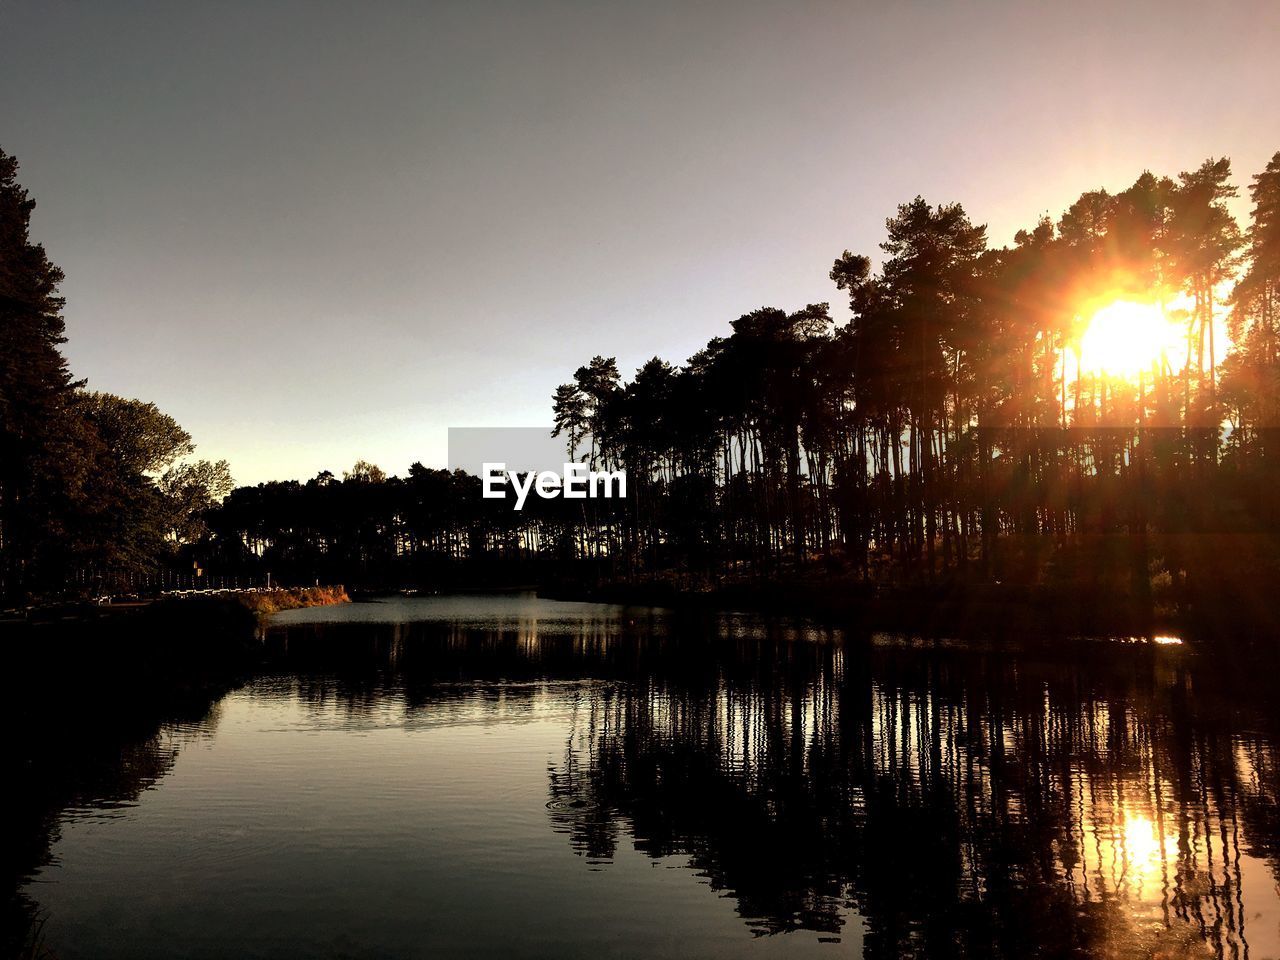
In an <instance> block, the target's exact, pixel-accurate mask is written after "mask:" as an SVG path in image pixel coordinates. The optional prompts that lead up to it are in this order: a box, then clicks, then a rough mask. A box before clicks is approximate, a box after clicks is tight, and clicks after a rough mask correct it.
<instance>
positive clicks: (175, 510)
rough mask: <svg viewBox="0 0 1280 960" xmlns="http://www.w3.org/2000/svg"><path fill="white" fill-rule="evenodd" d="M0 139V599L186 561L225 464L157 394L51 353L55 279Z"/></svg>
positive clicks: (85, 585) (69, 590) (65, 589)
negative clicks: (100, 380)
mask: <svg viewBox="0 0 1280 960" xmlns="http://www.w3.org/2000/svg"><path fill="white" fill-rule="evenodd" d="M17 173H18V164H17V161H16V160H15V159H14V158H13V157H11V156H9V155H8V154H6V153H4V152H3V151H0V598H2V600H3V602H4V604H5V605H16V604H21V603H24V602H28V601H30V600H31V599H33V598H40V597H47V596H57V595H74V594H81V593H92V592H93V591H95V590H96V589H100V588H101V587H102V586H103V585H104V584H108V583H109V584H112V585H115V584H118V583H120V582H122V581H125V580H128V579H129V578H132V577H135V576H137V577H142V576H151V575H154V574H155V573H156V572H157V571H158V570H160V569H162V568H164V567H165V566H166V565H173V564H178V563H182V562H184V561H185V562H187V563H188V564H190V563H192V562H194V560H193V559H192V558H191V555H190V554H191V551H192V550H193V549H194V545H195V544H196V543H198V542H200V541H202V540H203V539H205V537H206V527H205V523H204V518H205V515H206V513H207V511H208V510H209V509H210V508H211V507H212V506H213V505H214V504H215V503H216V502H217V501H218V500H219V499H221V498H222V497H223V496H225V495H226V494H227V493H228V492H229V491H230V489H231V485H232V484H231V476H230V473H229V471H228V467H227V464H226V463H225V462H222V461H220V462H217V463H210V462H209V461H206V460H193V459H191V458H190V455H191V454H192V453H193V452H194V450H195V447H194V445H193V444H192V442H191V436H190V435H189V434H188V433H187V432H186V431H185V430H183V429H182V427H180V426H179V425H178V424H177V422H176V421H174V419H173V418H172V417H170V416H168V415H167V414H165V413H163V412H161V411H160V410H159V409H158V408H157V407H156V406H155V404H152V403H147V402H144V401H141V400H133V399H127V398H124V397H117V396H113V395H111V394H108V393H101V392H95V391H91V390H87V389H85V384H84V381H82V380H76V379H74V378H73V376H72V374H71V371H70V369H69V367H68V365H67V360H66V358H65V357H64V356H63V354H62V351H61V346H62V344H63V343H64V342H65V337H64V323H63V318H62V309H63V299H62V297H60V296H59V295H58V287H59V284H61V282H62V280H63V274H62V271H61V270H59V269H58V267H57V266H55V265H54V264H53V263H52V262H50V260H49V258H48V256H47V255H46V253H45V250H44V248H43V247H42V246H41V245H39V244H37V243H33V242H32V240H31V237H30V222H31V212H32V210H33V209H34V208H35V201H34V200H32V199H31V197H30V196H29V195H28V194H27V191H26V190H24V189H23V188H22V187H21V185H19V183H18V181H17Z"/></svg>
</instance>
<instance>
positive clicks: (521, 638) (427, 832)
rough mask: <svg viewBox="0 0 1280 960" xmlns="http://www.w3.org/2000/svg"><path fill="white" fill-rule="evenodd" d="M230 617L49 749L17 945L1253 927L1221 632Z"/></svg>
mask: <svg viewBox="0 0 1280 960" xmlns="http://www.w3.org/2000/svg"><path fill="white" fill-rule="evenodd" d="M1164 639H1166V640H1169V639H1171V638H1164ZM263 645H264V650H265V657H264V666H263V667H262V669H261V670H260V671H258V672H257V673H256V674H255V675H253V676H252V677H251V678H249V679H248V680H247V682H245V683H244V684H243V685H241V686H235V687H234V688H231V689H227V690H218V691H213V692H208V691H205V692H192V694H191V696H190V697H185V698H184V697H176V698H175V700H174V702H172V703H166V704H164V705H163V706H161V707H157V708H155V710H154V711H152V710H150V708H146V709H143V708H139V707H138V705H136V704H132V705H130V704H118V705H116V706H115V707H114V708H112V709H104V710H102V711H100V712H98V713H97V714H95V715H93V716H91V717H90V718H88V719H86V720H83V721H77V724H76V725H74V729H73V730H71V731H70V733H69V734H68V735H67V736H66V737H65V739H62V740H59V741H58V745H57V746H56V748H55V747H52V746H51V747H50V748H49V749H48V750H47V751H45V752H46V753H47V754H48V756H47V757H46V758H45V759H44V760H43V761H42V762H41V765H40V771H39V773H40V775H39V778H38V780H39V783H40V784H41V785H42V788H41V789H42V791H43V793H44V794H47V795H45V796H42V798H37V800H39V802H35V801H33V803H32V808H31V809H30V810H26V811H25V812H24V813H23V814H22V815H21V816H20V817H19V818H18V833H19V834H20V835H19V837H18V840H19V847H20V848H22V849H24V850H30V851H34V852H33V853H32V854H31V856H32V858H33V859H36V860H38V861H39V862H40V864H41V865H40V866H38V867H37V868H36V869H35V870H34V872H31V871H30V870H28V871H26V873H25V874H24V877H25V879H23V880H22V882H21V883H20V888H19V891H20V894H21V898H22V901H21V902H22V904H23V908H24V909H26V910H28V911H30V912H32V913H33V914H35V915H36V916H37V917H38V918H39V922H40V923H42V926H41V927H40V928H39V930H40V932H39V944H38V947H39V949H40V950H43V951H47V954H49V955H53V956H56V957H58V958H60V960H73V958H80V957H93V958H104V957H129V958H146V957H174V956H181V957H227V956H236V957H316V956H332V957H361V958H363V957H370V958H372V957H440V956H477V957H488V956H493V957H498V956H501V957H513V958H520V957H556V958H564V957H659V956H670V957H744V956H747V957H750V956H758V957H811V956H814V957H826V958H834V957H837V956H840V957H850V956H852V957H857V956H865V957H886V958H888V957H900V956H919V957H952V956H957V957H958V956H966V957H1028V956H1044V957H1100V958H1101V957H1108V958H1110V957H1149V956H1171V957H1181V956H1188V957H1194V956H1218V957H1229V958H1246V957H1252V958H1255V960H1257V958H1264V957H1280V806H1278V803H1280V750H1278V746H1280V710H1278V709H1277V706H1276V703H1275V699H1274V694H1273V692H1272V687H1273V683H1272V680H1273V679H1274V676H1275V674H1274V672H1269V671H1267V670H1263V669H1260V668H1259V667H1258V665H1257V664H1255V663H1254V662H1252V661H1250V660H1248V659H1245V658H1240V659H1239V660H1238V661H1237V660H1236V659H1235V658H1233V657H1231V656H1227V655H1210V654H1206V653H1203V652H1198V653H1197V652H1195V651H1193V650H1192V649H1191V647H1190V645H1188V644H1178V643H1173V642H1167V643H1149V642H1136V641H1134V642H1120V641H1086V640H1080V641H1072V642H1063V643H1054V644H1037V643H1028V644H1026V645H1022V644H1019V645H1017V648H1016V649H1011V648H1009V647H1008V646H1007V645H1006V644H1004V643H998V644H997V643H982V642H975V641H967V642H960V641H958V640H946V639H941V640H923V639H920V638H911V637H902V636H895V635H889V634H871V635H857V636H852V635H845V634H842V633H841V632H840V631H837V630H833V629H827V628H820V627H815V626H812V625H807V624H805V623H803V622H800V621H795V620H777V619H773V620H770V619H765V618H761V617H757V616H751V615H745V614H744V615H732V614H721V615H707V614H702V615H693V614H678V613H668V612H663V611H658V610H649V609H636V608H621V607H611V606H604V605H597V604H577V603H558V602H552V601H546V600H539V599H536V598H534V597H532V596H526V595H497V596H452V597H424V598H409V599H406V598H394V599H388V600H383V601H375V602H367V603H355V604H351V605H348V606H342V607H325V608H313V609H309V610H298V611H290V612H287V613H283V614H279V615H277V616H276V617H275V618H273V620H272V621H271V623H270V625H269V627H268V628H267V630H266V631H265V634H264V637H263ZM51 709H56V705H55V706H54V707H51ZM42 804H43V806H42Z"/></svg>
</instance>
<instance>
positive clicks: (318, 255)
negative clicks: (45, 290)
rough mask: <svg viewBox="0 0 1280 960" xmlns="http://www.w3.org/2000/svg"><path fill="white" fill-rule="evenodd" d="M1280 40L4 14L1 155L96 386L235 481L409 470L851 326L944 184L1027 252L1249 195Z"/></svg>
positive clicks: (255, 13)
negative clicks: (738, 352) (688, 370)
mask: <svg viewBox="0 0 1280 960" xmlns="http://www.w3.org/2000/svg"><path fill="white" fill-rule="evenodd" d="M1278 37H1280V3H1276V2H1274V0H1255V2H1227V3H1213V4H1208V3H1202V2H1198V0H1197V2H1190V0H1166V2H1160V3H1150V4H1145V3H1133V4H1129V3H1121V2H1117V0H1109V2H1105V3H1092V2H1090V3H1053V4H1050V3H1008V4H1004V3H983V2H976V3H954V4H944V3H940V2H935V3H925V2H905V3H896V4H890V3H867V4H858V3H803V2H778V3H754V2H699V0H680V2H670V3H667V2H662V0H657V2H635V0H633V2H609V0H594V2H549V0H546V2H544V0H523V2H509V3H508V2H487V0H458V2H449V3H436V4H432V3H428V2H425V0H420V2H413V3H407V2H406V3H395V2H380V0H371V2H355V0H351V2H346V3H326V2H316V0H307V2H270V0H268V2H263V3H256V2H255V3H233V2H217V3H202V4H194V3H172V2H164V3H152V4H147V3H129V2H123V0H113V2H111V3H89V2H58V0H47V2H36V0H32V2H29V3H14V2H7V0H0V49H2V50H3V55H2V56H0V146H2V147H3V148H4V149H5V150H7V151H8V152H9V153H12V154H15V155H16V156H17V157H18V158H19V160H20V162H21V163H22V170H21V174H20V178H21V180H22V182H23V183H24V184H25V185H26V186H27V187H28V188H29V189H30V190H31V192H32V193H33V195H34V196H35V198H36V199H37V201H38V203H39V207H38V209H37V211H36V215H35V218H34V224H33V230H34V233H35V235H36V238H37V239H38V240H40V241H42V242H43V243H44V244H45V245H46V247H47V248H48V250H49V253H50V255H51V257H52V258H53V259H54V260H55V262H57V263H58V264H59V265H61V266H62V267H63V269H64V270H65V271H66V273H67V281H66V284H65V286H64V292H65V294H66V296H67V300H68V303H67V311H66V317H67V332H68V336H69V338H70V342H69V343H68V345H67V348H66V349H67V353H68V355H69V357H70V359H71V362H72V366H73V369H74V372H75V373H76V374H77V375H78V376H81V377H87V378H88V381H89V386H90V387H92V388H95V389H101V390H109V391H112V392H115V393H120V394H124V395H127V396H136V397H141V398H144V399H148V400H154V401H155V402H156V403H157V404H159V405H160V407H161V408H162V409H164V410H165V411H166V412H168V413H171V414H172V415H173V416H175V417H176V418H177V419H178V420H179V422H181V423H182V424H183V425H184V426H185V427H186V428H187V429H188V430H190V431H191V433H192V434H193V436H194V438H195V440H196V442H197V444H198V445H199V451H198V452H199V454H200V455H202V456H206V457H210V458H221V457H225V458H227V459H228V460H230V461H231V466H232V471H233V473H234V475H235V477H236V479H237V481H238V482H250V483H252V482H257V481H259V480H264V479H271V478H285V477H299V478H305V477H308V476H311V475H314V474H315V473H316V472H317V471H319V470H321V469H331V470H334V471H335V472H337V471H340V470H341V469H343V468H344V467H347V466H349V465H350V464H351V463H352V462H353V461H354V460H356V459H357V458H359V457H363V458H365V459H368V460H372V461H374V462H376V463H378V464H380V465H381V466H382V467H383V468H384V469H386V470H388V471H389V472H402V471H403V470H404V469H405V468H406V467H407V465H408V464H409V463H410V462H412V461H413V460H422V461H423V462H424V463H427V464H428V465H443V464H444V461H445V447H446V440H447V435H446V430H447V428H448V427H450V426H454V427H467V426H534V425H540V424H545V423H549V422H550V419H551V415H550V400H549V398H550V394H551V391H552V389H553V388H554V387H555V385H556V384H557V383H560V382H562V381H564V380H566V379H568V378H569V376H570V375H571V374H572V371H573V369H574V368H575V367H576V366H577V365H578V364H580V363H582V362H584V361H585V360H587V359H589V358H590V357H591V356H592V355H593V354H596V353H600V354H604V355H615V356H617V358H618V362H619V366H620V367H621V369H622V370H623V371H624V373H626V374H629V373H630V372H631V371H633V370H634V369H635V367H636V366H638V365H639V364H640V363H641V362H643V361H644V360H645V359H646V358H648V357H650V356H653V355H654V354H659V355H661V356H663V357H665V358H667V359H669V360H672V361H674V362H679V361H682V360H684V359H685V358H686V357H687V356H688V355H689V354H690V353H692V352H693V351H695V350H696V349H698V348H699V347H700V346H702V345H703V344H704V343H705V341H706V340H707V339H708V338H709V337H711V336H714V335H717V334H722V333H724V332H725V331H726V330H727V328H728V324H729V322H730V321H731V320H733V319H734V318H735V317H737V316H738V315H739V314H741V313H743V312H745V311H747V310H750V309H754V308H756V307H759V306H762V305H765V304H768V305H776V306H780V307H787V308H794V307H798V306H802V305H803V304H805V303H808V302H811V301H818V300H830V301H832V303H833V307H837V308H842V307H843V304H842V303H840V300H841V297H840V296H839V294H838V293H837V291H835V289H834V288H833V287H832V285H831V283H830V281H829V280H828V279H827V271H828V270H829V269H830V266H831V261H832V260H833V259H834V258H835V257H836V256H837V255H838V254H839V253H840V252H841V251H842V250H843V249H845V248H846V247H847V248H850V249H852V250H854V251H855V252H866V253H872V254H874V253H876V252H877V251H876V244H877V243H878V242H879V241H880V240H881V239H882V235H883V224H884V220H885V218H886V217H887V216H888V215H890V214H891V213H892V212H893V210H894V207H895V205H896V204H898V203H900V202H902V201H905V200H909V199H911V198H912V197H914V196H915V195H916V194H922V195H924V197H925V198H926V199H928V200H930V201H932V202H941V201H950V200H959V201H961V202H963V203H964V204H965V207H966V209H967V210H968V211H969V213H970V214H971V216H972V217H973V218H974V219H975V220H977V221H979V222H986V223H987V224H989V227H990V234H991V237H992V239H993V241H995V242H997V243H1007V242H1009V241H1010V240H1011V238H1012V235H1013V232H1014V231H1015V230H1016V229H1018V228H1019V227H1021V226H1025V225H1029V224H1031V223H1033V222H1034V220H1035V218H1036V217H1037V216H1038V215H1040V214H1041V213H1044V212H1048V213H1051V214H1053V215H1054V216H1055V217H1056V216H1057V214H1059V213H1060V212H1061V210H1062V209H1063V208H1064V207H1065V206H1066V205H1067V204H1068V203H1070V202H1071V200H1073V199H1074V198H1075V197H1076V196H1078V195H1079V193H1080V192H1081V191H1083V190H1085V189H1089V188H1093V187H1098V186H1105V187H1107V188H1109V189H1121V188H1123V187H1124V186H1126V185H1127V184H1128V183H1130V182H1132V180H1133V179H1134V177H1136V176H1137V175H1138V174H1139V173H1140V172H1141V171H1142V170H1143V169H1144V168H1150V169H1152V170H1153V171H1155V172H1157V173H1168V174H1176V173H1177V172H1178V171H1179V170H1184V169H1188V168H1191V167H1194V166H1196V165H1197V164H1199V162H1200V161H1202V160H1203V159H1205V158H1206V157H1208V156H1210V155H1213V156H1222V155H1224V154H1225V155H1228V156H1230V157H1231V158H1232V160H1233V163H1234V166H1235V171H1236V178H1237V181H1238V182H1239V183H1241V184H1242V185H1244V184H1247V182H1248V176H1249V175H1251V174H1253V173H1256V172H1257V171H1259V170H1260V169H1261V168H1262V166H1263V165H1264V164H1265V162H1266V159H1267V158H1268V157H1269V156H1270V155H1271V154H1272V153H1273V152H1274V151H1275V150H1277V149H1280V56H1277V53H1276V42H1277V38H1278ZM1240 209H1241V211H1243V210H1244V209H1245V205H1244V204H1243V203H1242V204H1241V206H1240ZM838 315H839V316H843V315H844V312H843V309H841V310H840V312H839V314H838Z"/></svg>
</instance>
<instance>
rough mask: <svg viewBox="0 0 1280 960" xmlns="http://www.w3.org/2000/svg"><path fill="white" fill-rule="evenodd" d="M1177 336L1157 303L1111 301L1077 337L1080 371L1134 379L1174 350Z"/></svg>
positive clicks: (1176, 332) (1098, 311)
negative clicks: (1078, 338)
mask: <svg viewBox="0 0 1280 960" xmlns="http://www.w3.org/2000/svg"><path fill="white" fill-rule="evenodd" d="M1177 337H1178V331H1177V329H1176V328H1175V327H1174V325H1173V324H1171V323H1170V322H1169V320H1168V318H1167V317H1166V316H1165V314H1164V311H1163V310H1162V309H1161V307H1160V305H1159V304H1156V303H1139V302H1136V301H1133V300H1114V301H1112V302H1111V303H1108V304H1107V305H1106V306H1103V307H1100V308H1099V309H1098V310H1097V311H1096V312H1095V313H1094V314H1093V316H1092V317H1091V318H1090V319H1089V323H1088V325H1087V326H1086V327H1085V330H1084V334H1083V335H1082V336H1081V337H1080V371H1081V372H1082V373H1086V374H1094V375H1100V376H1107V377H1115V378H1119V379H1125V380H1133V379H1136V378H1137V376H1138V375H1139V374H1140V373H1142V372H1143V371H1146V370H1150V369H1151V367H1152V366H1153V365H1155V364H1159V363H1161V362H1163V361H1164V359H1165V358H1166V357H1167V356H1169V354H1171V353H1176V350H1175V349H1174V348H1175V346H1176V343H1177Z"/></svg>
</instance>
